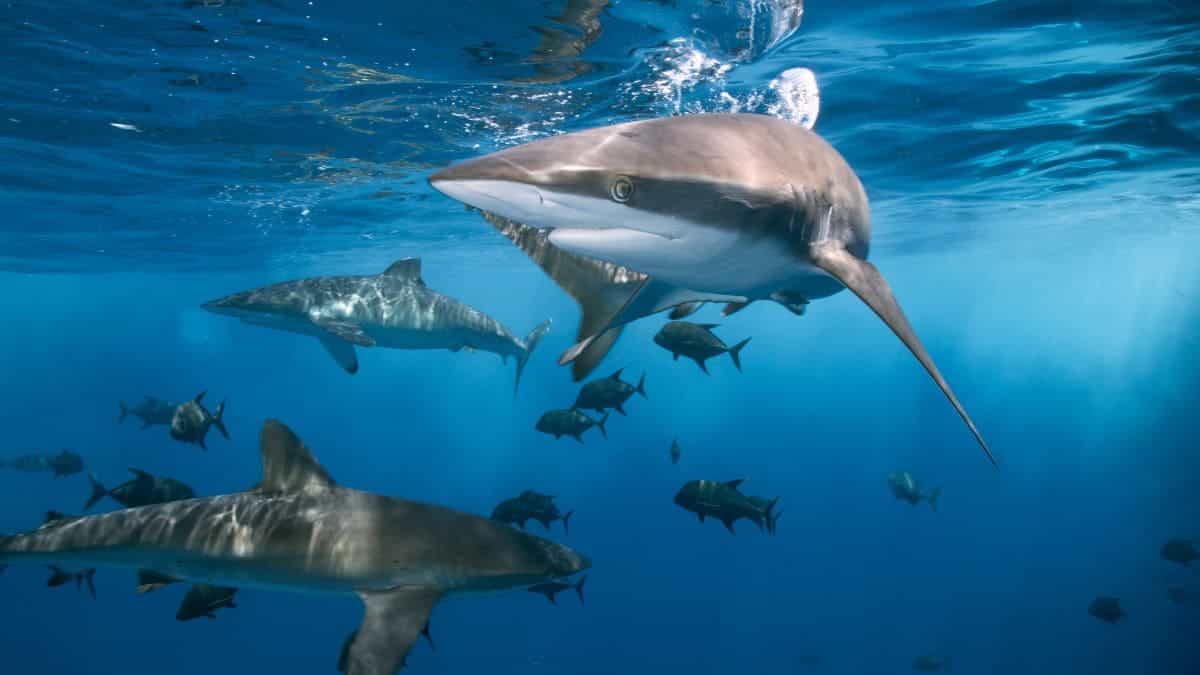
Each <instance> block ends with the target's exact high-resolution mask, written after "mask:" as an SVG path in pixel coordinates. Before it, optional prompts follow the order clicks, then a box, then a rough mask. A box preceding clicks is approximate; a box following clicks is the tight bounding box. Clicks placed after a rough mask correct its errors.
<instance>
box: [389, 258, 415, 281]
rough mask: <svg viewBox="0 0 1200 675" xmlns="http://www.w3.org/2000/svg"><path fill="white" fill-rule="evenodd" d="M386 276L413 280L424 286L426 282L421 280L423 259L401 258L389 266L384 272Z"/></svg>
mask: <svg viewBox="0 0 1200 675" xmlns="http://www.w3.org/2000/svg"><path fill="white" fill-rule="evenodd" d="M383 274H384V276H388V277H399V278H402V279H411V280H412V281H419V282H421V283H422V284H424V283H425V281H424V280H423V279H422V278H421V259H420V258H401V259H400V260H397V261H396V262H394V263H392V264H391V265H389V266H388V268H387V269H386V270H384V271H383Z"/></svg>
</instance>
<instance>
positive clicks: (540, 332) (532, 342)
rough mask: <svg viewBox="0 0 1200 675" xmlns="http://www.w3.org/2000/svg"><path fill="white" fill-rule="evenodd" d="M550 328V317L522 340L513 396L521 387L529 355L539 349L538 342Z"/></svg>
mask: <svg viewBox="0 0 1200 675" xmlns="http://www.w3.org/2000/svg"><path fill="white" fill-rule="evenodd" d="M548 330H550V319H546V320H545V321H543V322H541V323H539V324H538V325H537V327H536V328H534V329H533V330H531V331H529V335H526V336H525V339H524V340H521V353H520V354H517V379H516V381H515V382H513V397H516V395H517V390H518V389H520V388H521V374H522V373H524V372H525V365H526V364H527V363H529V357H530V356H532V355H533V350H535V349H537V346H538V343H539V342H541V341H542V336H544V335H545V334H546V331H548Z"/></svg>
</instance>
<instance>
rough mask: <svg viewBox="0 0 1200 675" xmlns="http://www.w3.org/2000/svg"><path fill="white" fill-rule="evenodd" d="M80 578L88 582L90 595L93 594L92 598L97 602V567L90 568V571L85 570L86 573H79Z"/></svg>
mask: <svg viewBox="0 0 1200 675" xmlns="http://www.w3.org/2000/svg"><path fill="white" fill-rule="evenodd" d="M79 576H80V577H81V578H82V579H83V580H84V581H85V582H87V587H88V593H89V594H91V596H92V599H93V600H95V599H96V581H95V578H96V568H95V567H89V568H88V569H86V570H84V571H82V572H80V573H79Z"/></svg>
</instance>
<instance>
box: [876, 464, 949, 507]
mask: <svg viewBox="0 0 1200 675" xmlns="http://www.w3.org/2000/svg"><path fill="white" fill-rule="evenodd" d="M887 480H888V487H890V488H891V489H892V495H894V496H895V497H896V499H898V500H900V501H902V502H908V503H909V504H912V505H913V506H916V505H917V504H920V503H921V502H929V508H931V509H933V510H934V511H937V510H938V499H939V498H940V497H941V496H942V488H940V487H938V488H934V489H933V490H931V491H929V493H928V494H926V493H923V492H921V484H920V483H919V482H917V479H915V478H913V476H912V474H911V473H909V472H907V471H903V472H897V473H890V474H888V478H887Z"/></svg>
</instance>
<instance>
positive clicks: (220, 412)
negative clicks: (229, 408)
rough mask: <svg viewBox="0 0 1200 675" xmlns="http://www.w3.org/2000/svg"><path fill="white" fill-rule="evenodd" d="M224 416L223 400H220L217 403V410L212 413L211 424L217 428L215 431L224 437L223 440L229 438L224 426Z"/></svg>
mask: <svg viewBox="0 0 1200 675" xmlns="http://www.w3.org/2000/svg"><path fill="white" fill-rule="evenodd" d="M224 417H225V401H221V402H220V403H219V404H218V405H217V411H216V412H215V413H213V426H215V427H216V428H217V431H220V432H221V435H222V436H224V437H225V440H229V431H228V430H227V429H226V428H225V419H224Z"/></svg>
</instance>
